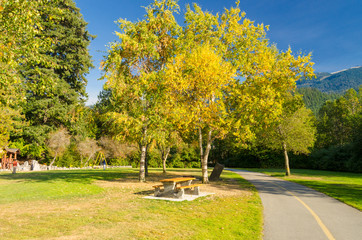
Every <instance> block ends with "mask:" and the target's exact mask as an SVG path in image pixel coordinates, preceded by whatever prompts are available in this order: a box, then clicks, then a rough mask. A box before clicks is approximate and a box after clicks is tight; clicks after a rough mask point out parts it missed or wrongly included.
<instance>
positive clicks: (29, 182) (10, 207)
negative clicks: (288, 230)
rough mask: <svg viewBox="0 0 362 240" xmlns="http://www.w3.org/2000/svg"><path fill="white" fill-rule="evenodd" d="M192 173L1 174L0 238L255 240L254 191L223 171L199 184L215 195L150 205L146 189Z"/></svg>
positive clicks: (258, 234)
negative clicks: (145, 176)
mask: <svg viewBox="0 0 362 240" xmlns="http://www.w3.org/2000/svg"><path fill="white" fill-rule="evenodd" d="M200 172H201V171H200V170H199V169H171V170H170V171H169V173H168V174H167V175H163V174H162V172H161V170H160V169H152V170H151V171H150V175H149V177H148V182H146V183H139V182H138V181H137V178H138V171H137V170H136V169H114V170H109V169H108V170H106V171H103V170H79V171H48V172H34V173H17V174H15V175H12V174H4V173H2V174H0V209H1V211H0V222H1V224H0V239H261V238H262V205H261V201H260V198H259V197H258V194H257V192H256V190H255V188H254V187H253V186H252V185H250V184H249V183H248V182H247V181H245V180H244V179H242V178H240V177H239V175H237V174H234V173H231V172H228V171H224V173H223V174H222V180H221V181H219V182H216V183H212V184H209V185H207V186H205V187H204V186H202V187H201V190H202V191H207V190H212V189H213V190H216V191H215V192H216V194H215V195H210V196H207V197H203V198H198V199H196V200H194V201H191V202H188V201H184V202H170V201H161V200H149V199H144V198H143V197H144V196H146V195H148V194H152V192H153V190H152V187H151V186H152V185H154V184H155V182H158V181H159V180H160V179H162V178H165V177H172V176H179V175H192V176H196V177H198V178H199V177H200Z"/></svg>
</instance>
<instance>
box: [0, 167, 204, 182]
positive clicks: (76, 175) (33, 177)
mask: <svg viewBox="0 0 362 240" xmlns="http://www.w3.org/2000/svg"><path fill="white" fill-rule="evenodd" d="M198 172H200V170H199V169H170V170H168V171H167V173H166V174H164V173H162V169H151V170H150V173H149V175H148V176H147V177H146V181H147V182H157V181H159V180H161V179H165V178H172V177H180V176H183V177H186V176H193V177H195V178H200V177H199V176H198ZM138 179H139V169H136V168H132V169H129V168H125V169H122V168H118V169H107V170H103V169H85V170H56V171H39V172H18V173H16V174H11V173H5V174H0V181H1V180H6V181H10V182H11V181H14V182H19V181H23V182H54V181H65V182H77V183H84V184H89V183H92V182H94V181H95V180H101V181H120V182H138Z"/></svg>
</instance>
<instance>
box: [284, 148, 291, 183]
mask: <svg viewBox="0 0 362 240" xmlns="http://www.w3.org/2000/svg"><path fill="white" fill-rule="evenodd" d="M283 151H284V159H285V175H286V176H290V169H289V158H288V152H287V144H286V143H283Z"/></svg>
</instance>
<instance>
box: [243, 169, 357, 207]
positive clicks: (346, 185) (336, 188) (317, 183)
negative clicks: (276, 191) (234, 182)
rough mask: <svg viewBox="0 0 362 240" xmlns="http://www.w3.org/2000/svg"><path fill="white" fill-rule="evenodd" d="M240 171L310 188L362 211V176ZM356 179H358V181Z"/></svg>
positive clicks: (313, 171) (295, 171)
mask: <svg viewBox="0 0 362 240" xmlns="http://www.w3.org/2000/svg"><path fill="white" fill-rule="evenodd" d="M238 169H240V170H247V171H253V172H260V173H264V174H266V175H269V176H271V177H277V178H279V179H283V180H286V181H290V182H294V183H297V184H300V185H303V186H306V187H309V188H311V189H314V190H316V191H318V192H321V193H324V194H326V195H327V196H329V197H332V198H334V199H336V200H338V201H340V202H343V203H345V204H347V205H349V206H351V207H353V208H356V209H357V210H359V211H362V174H359V173H349V172H336V171H324V170H312V169H291V176H289V177H287V176H285V170H284V169H261V168H238ZM307 174H311V175H310V179H308V177H307ZM344 178H345V179H344ZM354 178H357V181H356V180H355V179H354Z"/></svg>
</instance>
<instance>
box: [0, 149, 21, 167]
mask: <svg viewBox="0 0 362 240" xmlns="http://www.w3.org/2000/svg"><path fill="white" fill-rule="evenodd" d="M5 152H6V153H5V154H4V155H3V157H2V158H1V168H2V169H12V168H13V162H14V161H16V160H17V154H19V153H20V151H19V149H17V148H5Z"/></svg>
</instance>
